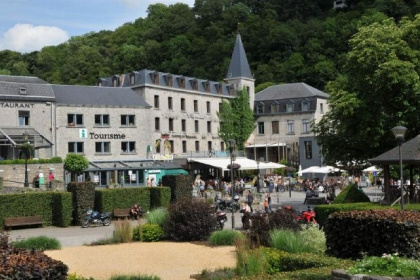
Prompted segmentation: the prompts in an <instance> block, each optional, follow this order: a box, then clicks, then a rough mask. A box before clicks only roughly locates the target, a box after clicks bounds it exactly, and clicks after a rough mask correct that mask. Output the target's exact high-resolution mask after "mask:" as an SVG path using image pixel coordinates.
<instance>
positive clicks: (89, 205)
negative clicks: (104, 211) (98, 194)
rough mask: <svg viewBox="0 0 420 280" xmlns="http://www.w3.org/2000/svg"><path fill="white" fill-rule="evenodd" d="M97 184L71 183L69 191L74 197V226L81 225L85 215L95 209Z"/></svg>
mask: <svg viewBox="0 0 420 280" xmlns="http://www.w3.org/2000/svg"><path fill="white" fill-rule="evenodd" d="M95 187H96V185H95V183H93V182H71V183H69V184H68V186H67V190H68V191H69V192H71V193H72V196H73V225H81V220H82V219H83V217H84V215H85V213H86V211H87V210H89V209H94V203H95Z"/></svg>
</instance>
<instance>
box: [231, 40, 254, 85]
mask: <svg viewBox="0 0 420 280" xmlns="http://www.w3.org/2000/svg"><path fill="white" fill-rule="evenodd" d="M232 78H249V79H253V78H254V77H253V76H252V73H251V68H249V64H248V59H247V58H246V53H245V49H244V45H243V44H242V40H241V35H240V34H238V35H237V36H236V41H235V47H234V48H233V52H232V57H231V59H230V64H229V69H228V72H227V74H226V79H232Z"/></svg>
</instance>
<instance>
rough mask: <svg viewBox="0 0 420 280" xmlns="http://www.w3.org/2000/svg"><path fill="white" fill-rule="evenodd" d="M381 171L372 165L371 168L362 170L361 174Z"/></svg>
mask: <svg viewBox="0 0 420 280" xmlns="http://www.w3.org/2000/svg"><path fill="white" fill-rule="evenodd" d="M381 171H382V169H381V168H379V167H377V166H375V165H373V166H371V167H368V168H366V169H363V172H381Z"/></svg>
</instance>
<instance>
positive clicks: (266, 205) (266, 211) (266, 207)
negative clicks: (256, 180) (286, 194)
mask: <svg viewBox="0 0 420 280" xmlns="http://www.w3.org/2000/svg"><path fill="white" fill-rule="evenodd" d="M264 212H265V213H268V198H267V197H266V198H264Z"/></svg>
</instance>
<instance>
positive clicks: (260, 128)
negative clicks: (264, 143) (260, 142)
mask: <svg viewBox="0 0 420 280" xmlns="http://www.w3.org/2000/svg"><path fill="white" fill-rule="evenodd" d="M258 134H264V123H263V122H259V123H258Z"/></svg>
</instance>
